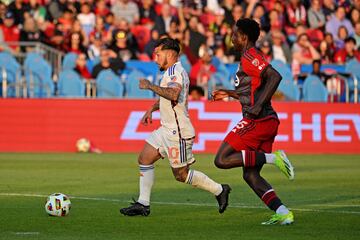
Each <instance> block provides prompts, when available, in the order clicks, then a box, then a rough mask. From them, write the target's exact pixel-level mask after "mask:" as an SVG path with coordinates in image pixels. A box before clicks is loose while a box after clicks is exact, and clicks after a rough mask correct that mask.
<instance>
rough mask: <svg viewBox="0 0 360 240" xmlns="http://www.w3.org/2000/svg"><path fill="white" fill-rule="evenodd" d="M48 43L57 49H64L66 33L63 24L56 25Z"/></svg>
mask: <svg viewBox="0 0 360 240" xmlns="http://www.w3.org/2000/svg"><path fill="white" fill-rule="evenodd" d="M48 43H49V44H50V45H51V46H52V47H53V48H55V49H58V50H60V51H63V50H64V45H65V35H64V31H63V25H62V24H61V23H58V24H56V25H55V29H54V31H53V33H52V34H50V36H49V40H48Z"/></svg>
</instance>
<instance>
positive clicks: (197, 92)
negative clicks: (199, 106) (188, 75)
mask: <svg viewBox="0 0 360 240" xmlns="http://www.w3.org/2000/svg"><path fill="white" fill-rule="evenodd" d="M204 95H205V92H204V89H203V88H202V87H200V86H191V87H190V88H189V100H191V101H205V100H206V97H205V96H204Z"/></svg>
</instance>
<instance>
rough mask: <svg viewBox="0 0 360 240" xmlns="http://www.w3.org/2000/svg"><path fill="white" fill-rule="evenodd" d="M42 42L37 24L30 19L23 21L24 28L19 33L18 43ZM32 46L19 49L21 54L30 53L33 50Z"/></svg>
mask: <svg viewBox="0 0 360 240" xmlns="http://www.w3.org/2000/svg"><path fill="white" fill-rule="evenodd" d="M42 40H43V35H42V33H41V31H39V29H38V27H37V24H36V22H35V20H34V18H32V17H28V18H27V19H25V22H24V27H23V29H21V31H20V41H21V42H41V41H42ZM33 48H34V47H33V46H29V47H26V46H23V47H21V51H22V52H30V51H31V50H33Z"/></svg>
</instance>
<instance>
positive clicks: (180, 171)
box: [172, 168, 188, 182]
mask: <svg viewBox="0 0 360 240" xmlns="http://www.w3.org/2000/svg"><path fill="white" fill-rule="evenodd" d="M172 171H173V174H174V177H175V179H176V181H179V182H186V178H187V175H188V169H187V168H173V169H172Z"/></svg>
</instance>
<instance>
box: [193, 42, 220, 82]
mask: <svg viewBox="0 0 360 240" xmlns="http://www.w3.org/2000/svg"><path fill="white" fill-rule="evenodd" d="M198 55H199V57H200V58H199V60H198V61H197V62H196V63H195V65H194V66H192V68H191V71H190V75H189V77H190V85H192V86H195V85H199V86H207V83H208V81H209V80H210V77H211V76H212V74H213V73H215V72H216V68H215V66H214V65H212V64H211V60H212V56H213V52H212V50H211V49H210V48H208V47H206V45H202V46H201V47H200V48H199V53H198Z"/></svg>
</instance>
